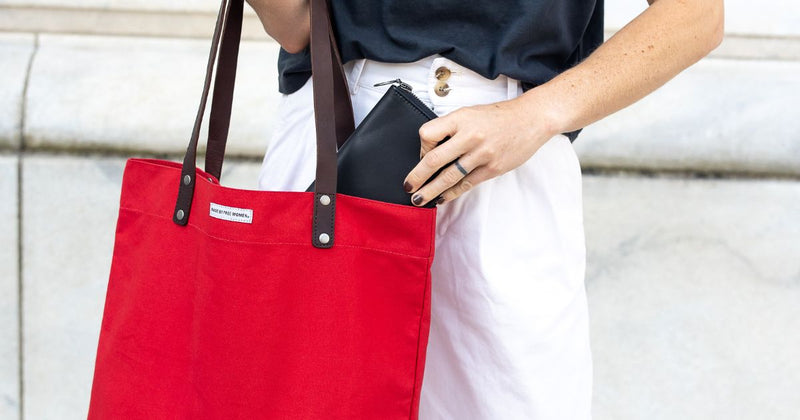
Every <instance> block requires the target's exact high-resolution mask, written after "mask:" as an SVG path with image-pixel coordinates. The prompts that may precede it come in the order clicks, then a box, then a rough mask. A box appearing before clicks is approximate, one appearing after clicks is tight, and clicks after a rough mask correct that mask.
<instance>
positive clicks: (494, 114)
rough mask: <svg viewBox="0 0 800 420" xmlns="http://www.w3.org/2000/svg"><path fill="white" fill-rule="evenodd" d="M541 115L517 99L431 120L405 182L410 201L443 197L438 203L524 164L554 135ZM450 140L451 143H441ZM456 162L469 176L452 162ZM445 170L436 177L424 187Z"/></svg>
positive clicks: (421, 134) (424, 128)
mask: <svg viewBox="0 0 800 420" xmlns="http://www.w3.org/2000/svg"><path fill="white" fill-rule="evenodd" d="M537 115H538V116H539V118H538V120H537ZM542 115H543V114H539V113H537V110H536V109H535V107H532V106H531V104H530V102H528V103H526V104H524V105H523V102H522V101H520V100H519V98H515V99H511V100H507V101H502V102H497V103H493V104H489V105H477V106H469V107H464V108H460V109H457V110H455V111H453V112H451V113H449V114H447V115H444V116H442V117H439V118H436V119H434V120H431V121H428V122H427V123H425V124H424V125H423V126H422V127H420V129H419V137H420V141H421V143H422V150H421V153H420V154H421V156H422V160H421V161H420V162H419V164H418V165H417V166H416V167H415V168H414V169H413V170H412V171H411V172H410V173H409V174H408V176H407V177H406V180H405V184H404V188H405V190H406V191H408V192H409V193H413V195H412V196H411V202H412V203H413V204H414V205H417V206H421V205H424V204H425V203H427V202H429V201H430V200H432V199H435V198H436V197H438V196H439V195H440V194H441V198H439V201H437V204H441V203H444V202H447V201H452V200H453V199H455V198H456V197H458V196H460V195H461V194H463V193H465V192H467V191H469V190H470V189H471V188H473V187H474V186H475V185H477V184H479V183H481V182H483V181H486V180H488V179H491V178H494V177H496V176H499V175H502V174H504V173H506V172H508V171H510V170H512V169H514V168H516V167H518V166H520V165H521V164H523V163H524V162H525V161H526V160H528V158H530V157H531V156H533V154H534V153H536V151H537V150H539V147H541V146H542V145H543V144H544V143H545V142H546V141H547V140H549V139H550V138H551V137H552V136H553V135H555V134H556V133H554V132H552V130H550V129H549V128H548V127H549V126H550V125H549V124H548V123H547V122H546V120H545V119H544V118H542ZM448 136H450V139H449V140H448V141H446V142H444V143H442V144H441V145H438V144H439V142H440V141H441V140H442V139H444V138H445V137H448ZM437 145H438V146H437ZM456 159H458V163H459V164H460V165H461V167H462V169H464V170H465V171H466V172H467V174H466V175H464V173H463V172H462V171H461V170H460V169H459V168H458V166H457V165H455V164H450V162H453V161H454V160H456ZM442 167H444V170H443V171H442V172H441V173H440V174H439V175H438V176H437V177H436V178H434V179H433V180H432V181H431V182H430V183H428V184H426V185H425V186H424V187H422V188H420V187H421V186H422V184H423V183H424V182H425V181H426V180H427V179H429V178H430V177H431V175H433V174H434V173H436V171H438V170H439V168H442Z"/></svg>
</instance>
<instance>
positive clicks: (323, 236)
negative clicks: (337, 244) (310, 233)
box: [319, 233, 331, 244]
mask: <svg viewBox="0 0 800 420" xmlns="http://www.w3.org/2000/svg"><path fill="white" fill-rule="evenodd" d="M330 241H331V237H330V236H329V235H328V234H327V233H321V234H320V235H319V243H321V244H327V243H328V242H330Z"/></svg>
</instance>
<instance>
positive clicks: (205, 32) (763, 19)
mask: <svg viewBox="0 0 800 420" xmlns="http://www.w3.org/2000/svg"><path fill="white" fill-rule="evenodd" d="M217 8H218V2H216V1H211V0H194V1H191V2H167V1H164V0H125V1H114V2H110V3H109V2H107V1H102V0H83V1H81V2H79V3H76V2H74V1H68V0H33V1H31V0H25V1H19V0H17V1H14V0H0V30H4V31H16V32H39V33H41V32H44V33H80V34H98V35H137V36H156V37H197V38H204V39H206V38H209V37H210V36H211V32H212V31H213V27H214V19H215V14H216V11H217ZM644 9H646V1H645V0H638V1H636V2H633V1H631V0H628V1H626V2H621V1H614V2H606V29H607V36H610V35H611V34H613V33H614V32H615V31H616V30H618V29H619V28H621V27H622V26H623V25H625V24H626V23H627V22H629V21H630V19H633V18H634V17H635V16H636V15H637V14H639V13H641V12H642V11H643V10H644ZM725 9H726V34H727V36H726V39H725V41H724V43H723V45H722V46H721V47H720V48H718V49H717V51H715V52H714V53H713V55H714V56H717V57H728V58H768V59H792V60H800V3H798V2H796V1H794V0H781V1H778V2H769V3H767V4H764V3H758V2H751V1H745V0H728V1H727V2H726V7H725ZM242 36H243V37H244V38H245V39H256V40H264V39H267V38H268V36H267V35H266V34H265V32H264V30H263V28H262V26H261V23H260V22H259V20H258V17H257V16H256V15H255V13H254V12H253V10H252V8H250V7H249V6H247V7H245V22H244V27H243V35H242Z"/></svg>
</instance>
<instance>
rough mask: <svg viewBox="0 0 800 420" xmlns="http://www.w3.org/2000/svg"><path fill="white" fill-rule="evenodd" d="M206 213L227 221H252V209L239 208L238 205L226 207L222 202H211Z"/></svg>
mask: <svg viewBox="0 0 800 420" xmlns="http://www.w3.org/2000/svg"><path fill="white" fill-rule="evenodd" d="M208 215H209V216H211V217H213V218H216V219H222V220H227V221H229V222H238V223H253V209H240V208H238V207H228V206H223V205H222V204H217V203H211V207H210V208H209V210H208Z"/></svg>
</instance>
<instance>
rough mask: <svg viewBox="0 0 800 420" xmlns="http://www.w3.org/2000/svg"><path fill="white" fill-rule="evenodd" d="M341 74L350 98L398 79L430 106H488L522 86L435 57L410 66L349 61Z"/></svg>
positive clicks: (519, 91)
mask: <svg viewBox="0 0 800 420" xmlns="http://www.w3.org/2000/svg"><path fill="white" fill-rule="evenodd" d="M345 74H346V75H347V79H348V82H349V85H350V86H349V87H350V93H351V94H352V95H355V94H357V93H358V91H359V90H360V89H362V88H368V89H379V90H385V89H387V87H386V86H379V87H375V86H374V85H375V84H376V83H381V82H386V81H390V80H394V79H400V80H402V81H403V82H405V83H407V84H408V85H410V86H411V87H412V91H413V92H414V94H416V95H417V96H418V97H419V98H420V99H422V100H423V101H425V100H427V101H429V102H430V103H431V104H432V105H434V106H435V105H440V106H446V105H477V104H482V103H492V102H498V101H501V100H505V99H511V98H514V97H517V96H519V95H520V94H522V86H521V84H520V83H519V81H518V80H516V79H513V78H510V77H508V76H505V75H500V76H498V77H497V78H495V79H487V78H485V77H483V76H481V75H480V74H478V73H476V72H474V71H472V70H470V69H468V68H466V67H464V66H462V65H460V64H458V63H456V62H454V61H453V60H450V59H448V58H445V57H442V56H441V55H438V54H435V55H431V56H428V57H425V58H423V59H421V60H417V61H414V62H410V63H385V62H380V61H374V60H370V59H364V58H362V59H358V60H352V61H349V62H348V63H346V64H345ZM437 92H438V94H437Z"/></svg>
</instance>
